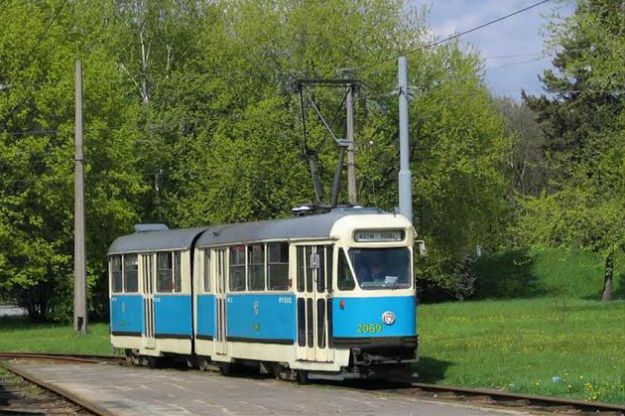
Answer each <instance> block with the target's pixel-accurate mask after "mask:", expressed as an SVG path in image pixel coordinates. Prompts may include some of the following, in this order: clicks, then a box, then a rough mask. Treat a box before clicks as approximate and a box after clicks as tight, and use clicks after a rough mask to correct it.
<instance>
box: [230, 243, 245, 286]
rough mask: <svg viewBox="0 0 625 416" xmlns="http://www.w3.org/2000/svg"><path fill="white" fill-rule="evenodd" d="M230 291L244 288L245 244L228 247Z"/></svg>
mask: <svg viewBox="0 0 625 416" xmlns="http://www.w3.org/2000/svg"><path fill="white" fill-rule="evenodd" d="M229 286H230V291H232V292H241V291H243V290H245V246H234V247H230V285H229Z"/></svg>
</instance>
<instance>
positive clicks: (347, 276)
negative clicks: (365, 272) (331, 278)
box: [336, 248, 356, 290]
mask: <svg viewBox="0 0 625 416" xmlns="http://www.w3.org/2000/svg"><path fill="white" fill-rule="evenodd" d="M338 250H339V263H338V273H337V282H336V283H337V286H338V288H339V290H354V288H355V287H356V282H354V277H353V276H352V272H351V270H350V269H349V264H348V263H347V257H346V256H345V251H344V250H343V249H342V248H339V249H338Z"/></svg>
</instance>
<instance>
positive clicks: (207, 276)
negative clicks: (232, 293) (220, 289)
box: [203, 249, 211, 292]
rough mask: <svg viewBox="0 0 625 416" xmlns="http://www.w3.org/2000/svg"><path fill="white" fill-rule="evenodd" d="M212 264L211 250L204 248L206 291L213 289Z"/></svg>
mask: <svg viewBox="0 0 625 416" xmlns="http://www.w3.org/2000/svg"><path fill="white" fill-rule="evenodd" d="M210 264H211V255H210V250H209V249H206V250H204V279H203V280H204V292H210V291H211V281H210Z"/></svg>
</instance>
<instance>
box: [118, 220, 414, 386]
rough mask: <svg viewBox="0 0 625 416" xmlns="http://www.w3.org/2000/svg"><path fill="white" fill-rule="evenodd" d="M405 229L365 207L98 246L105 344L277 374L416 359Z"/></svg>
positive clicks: (368, 373)
mask: <svg viewBox="0 0 625 416" xmlns="http://www.w3.org/2000/svg"><path fill="white" fill-rule="evenodd" d="M415 238H416V235H415V231H414V228H413V227H412V224H411V223H410V222H409V221H408V220H407V219H406V218H405V217H403V216H401V215H398V214H393V213H385V212H382V211H379V210H376V209H367V208H338V209H334V210H332V211H330V212H328V213H324V214H318V215H308V216H303V217H294V218H289V219H283V220H276V221H262V222H253V223H244V224H228V225H218V226H211V227H203V228H190V229H179V230H169V229H167V227H165V226H164V225H159V224H151V225H149V224H145V225H137V226H135V233H134V234H131V235H126V236H123V237H119V238H118V239H116V240H115V241H114V242H113V244H112V245H111V247H110V250H109V253H108V256H109V257H108V259H109V277H110V308H111V342H112V344H113V346H114V347H116V348H121V349H124V350H125V351H126V354H127V356H128V357H129V358H137V357H144V358H146V359H147V360H148V361H149V362H151V363H154V362H156V360H158V359H159V358H161V357H166V356H178V357H185V358H188V359H189V360H190V361H191V362H194V363H196V364H198V365H199V366H200V367H201V368H205V367H207V366H209V365H216V366H218V367H219V368H221V369H222V371H224V372H227V371H228V369H229V368H230V366H231V365H232V364H235V363H257V364H258V365H259V367H260V369H261V371H263V372H271V373H274V374H275V375H276V376H279V377H282V378H290V379H293V378H299V379H300V380H305V379H307V378H329V379H347V378H372V377H388V376H391V375H395V374H396V373H397V372H402V371H405V370H406V369H407V368H408V366H407V364H409V363H412V362H414V361H415V360H416V358H417V331H416V313H415V312H416V296H415V284H414V278H413V272H412V269H413V268H412V264H413V260H412V259H413V246H414V244H415Z"/></svg>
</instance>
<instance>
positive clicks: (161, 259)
mask: <svg viewBox="0 0 625 416" xmlns="http://www.w3.org/2000/svg"><path fill="white" fill-rule="evenodd" d="M156 259H157V260H156V273H157V281H156V290H157V291H158V292H165V293H171V292H173V289H174V288H173V285H172V276H173V264H172V253H158V254H157V257H156Z"/></svg>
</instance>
